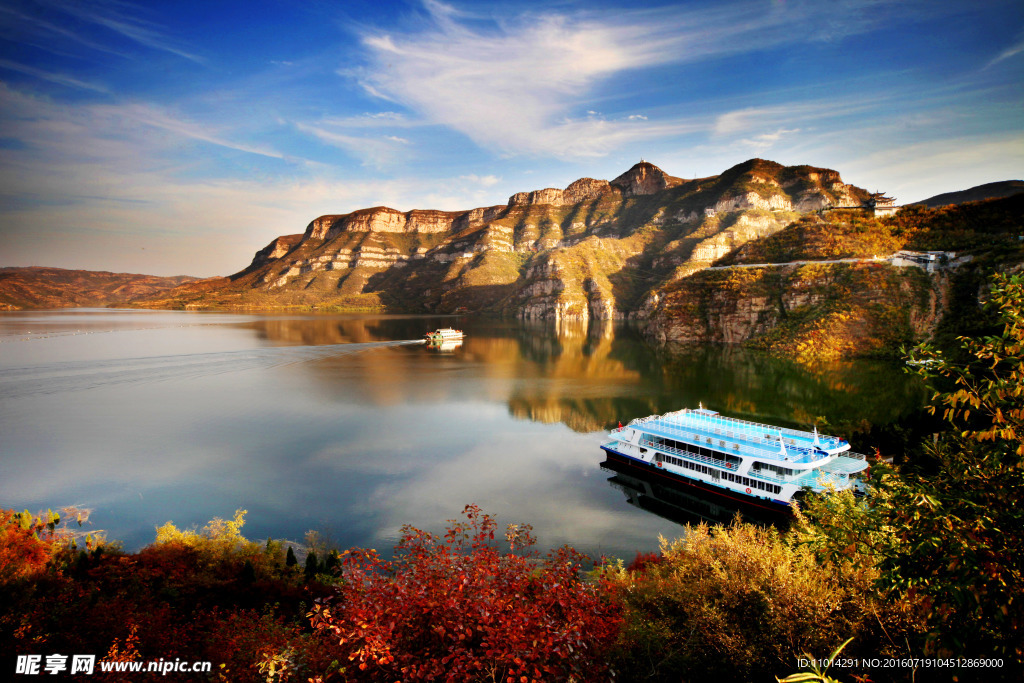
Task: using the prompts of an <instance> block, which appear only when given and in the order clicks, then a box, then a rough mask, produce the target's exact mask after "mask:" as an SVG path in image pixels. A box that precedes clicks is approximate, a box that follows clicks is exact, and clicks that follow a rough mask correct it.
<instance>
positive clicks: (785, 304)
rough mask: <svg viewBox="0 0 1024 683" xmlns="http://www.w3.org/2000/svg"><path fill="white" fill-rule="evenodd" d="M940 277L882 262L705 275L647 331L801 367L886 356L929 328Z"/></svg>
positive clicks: (676, 295) (653, 317) (937, 306)
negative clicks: (760, 352)
mask: <svg viewBox="0 0 1024 683" xmlns="http://www.w3.org/2000/svg"><path fill="white" fill-rule="evenodd" d="M947 292H948V282H947V278H946V276H945V275H944V274H938V275H929V274H927V273H925V272H924V271H923V270H920V269H917V268H897V267H894V266H890V265H888V264H876V263H853V264H848V263H841V264H820V265H819V264H808V265H787V266H779V267H765V268H744V269H732V270H717V271H704V272H703V273H700V274H697V275H695V276H693V277H691V278H687V279H686V280H683V281H680V282H678V283H676V284H674V285H672V286H669V287H667V288H665V290H664V291H662V292H661V293H660V295H659V296H658V297H657V299H656V300H654V301H653V305H652V308H651V310H650V312H649V317H648V323H647V331H648V333H649V334H650V335H651V336H652V337H653V338H655V339H657V340H658V341H659V342H662V343H669V344H673V343H675V344H694V343H707V342H712V343H728V344H741V343H742V344H747V345H754V346H760V347H762V348H765V349H768V350H772V351H776V352H779V353H781V354H783V355H788V356H794V357H796V358H799V359H804V360H815V361H817V360H823V359H825V360H827V359H831V358H840V357H845V356H849V355H853V354H856V355H865V354H868V355H870V354H872V353H887V352H891V351H892V349H894V348H895V347H896V346H898V345H899V344H902V343H911V342H912V341H913V340H915V339H920V338H923V337H926V336H927V335H929V334H930V333H931V332H933V331H934V328H935V325H936V324H937V322H938V320H939V317H940V316H941V313H942V310H943V309H944V299H945V297H946V296H947Z"/></svg>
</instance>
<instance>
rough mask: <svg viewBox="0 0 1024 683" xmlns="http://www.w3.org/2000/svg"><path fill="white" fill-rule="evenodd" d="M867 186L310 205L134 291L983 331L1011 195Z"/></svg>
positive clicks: (836, 353) (762, 337) (817, 174)
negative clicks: (232, 250) (455, 204)
mask: <svg viewBox="0 0 1024 683" xmlns="http://www.w3.org/2000/svg"><path fill="white" fill-rule="evenodd" d="M874 197H875V195H872V194H871V193H869V192H867V191H866V190H864V189H862V188H858V187H854V186H852V185H848V184H846V183H844V182H843V180H842V178H841V177H840V175H839V173H838V172H836V171H834V170H831V169H825V168H816V167H811V166H782V165H780V164H777V163H775V162H772V161H766V160H763V159H751V160H749V161H746V162H744V163H742V164H738V165H736V166H734V167H732V168H730V169H728V170H726V171H725V172H723V173H722V174H721V175H717V176H710V177H707V178H693V179H683V178H679V177H676V176H672V175H669V174H667V173H665V172H664V171H663V170H661V169H660V168H658V167H657V166H655V165H653V164H651V163H648V162H645V161H643V162H641V163H639V164H636V165H635V166H633V167H632V168H630V169H629V170H628V171H626V172H625V173H623V174H622V175H620V176H618V177H617V178H615V179H613V180H611V181H606V180H598V179H594V178H581V179H579V180H576V181H574V182H572V183H570V184H569V185H568V186H566V187H565V188H544V189H540V190H534V191H530V192H519V193H516V194H514V195H512V197H510V198H509V200H508V201H507V202H506V203H505V204H500V205H495V206H488V207H480V208H475V209H469V210H464V211H434V210H413V211H407V212H402V211H397V210H395V209H392V208H388V207H383V206H379V207H373V208H368V209H360V210H358V211H353V212H351V213H346V214H332V215H326V216H320V217H318V218H316V219H315V220H313V221H312V222H310V223H309V225H307V226H306V229H305V231H304V232H302V233H300V234H293V235H286V236H282V237H278V238H277V239H275V240H274V241H272V242H271V243H270V244H268V245H267V246H266V247H264V248H263V249H261V250H260V251H258V252H256V255H255V256H254V258H253V260H252V263H250V264H249V266H248V267H247V268H245V269H244V270H242V271H240V272H238V273H236V274H234V275H231V276H229V277H223V278H211V279H207V280H200V281H195V282H189V283H185V284H183V285H181V286H180V287H177V288H175V289H173V290H170V291H168V292H163V293H161V294H158V295H157V296H155V297H153V298H151V299H149V300H147V301H145V302H143V303H138V304H136V305H145V306H152V307H174V308H197V309H198V308H229V309H230V308H300V307H301V308H310V309H314V310H346V309H347V310H352V309H369V310H385V311H392V312H418V313H445V314H450V313H475V314H486V315H500V316H510V317H518V318H521V319H527V320H548V321H586V322H590V323H594V322H600V323H602V324H604V323H607V322H610V321H612V320H617V319H630V320H633V321H636V322H637V324H639V325H640V326H642V328H643V329H644V331H645V333H646V334H647V336H648V337H649V338H650V339H652V340H654V341H657V342H660V343H665V344H674V343H683V344H691V343H703V342H713V343H720V342H725V343H735V344H743V345H746V346H754V347H758V348H763V349H767V350H769V351H770V352H772V353H775V354H778V355H785V356H791V357H796V358H799V359H802V360H806V361H816V360H821V359H828V358H844V357H850V356H855V355H893V354H894V353H896V350H897V349H898V348H899V347H900V346H901V345H905V344H910V343H914V342H916V341H919V340H921V339H929V338H933V337H935V335H940V336H941V335H942V334H946V335H947V336H949V337H950V338H952V336H951V335H955V334H958V333H964V331H965V330H966V329H967V327H965V325H967V326H969V325H973V324H977V325H978V326H979V327H978V329H982V323H981V322H979V320H980V317H979V315H980V314H979V313H978V311H979V310H980V309H979V307H978V298H979V293H980V292H983V291H984V284H985V273H987V272H990V271H991V270H992V269H993V268H1001V269H1008V268H1013V267H1017V265H1019V264H1020V263H1022V262H1024V242H1022V241H1021V239H1020V237H1021V236H1022V235H1024V221H1022V216H1024V194H1019V195H1016V196H1011V197H1008V198H1005V199H993V200H988V201H983V202H972V203H966V204H963V205H959V206H943V207H940V208H934V209H933V208H928V207H925V206H912V207H905V208H903V209H901V210H900V211H899V212H897V213H896V214H895V215H888V216H884V217H876V216H874V215H873V214H874V211H873V210H872V209H871V205H872V202H871V200H872V199H873V198H874ZM901 250H911V251H918V252H926V251H935V252H937V253H936V254H933V255H928V254H923V253H921V254H918V255H914V254H913V253H911V254H907V253H904V252H903V251H901ZM939 252H941V253H939ZM952 312H955V315H954V314H953V313H952ZM965 321H967V322H965ZM971 321H973V322H971Z"/></svg>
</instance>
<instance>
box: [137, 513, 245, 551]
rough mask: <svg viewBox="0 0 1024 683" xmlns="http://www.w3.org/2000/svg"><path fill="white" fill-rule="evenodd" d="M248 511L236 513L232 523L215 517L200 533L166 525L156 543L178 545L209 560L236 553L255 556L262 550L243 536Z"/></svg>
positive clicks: (160, 531) (158, 529) (168, 523)
mask: <svg viewBox="0 0 1024 683" xmlns="http://www.w3.org/2000/svg"><path fill="white" fill-rule="evenodd" d="M246 512H247V511H246V510H235V516H234V517H233V518H232V519H230V520H224V519H221V518H220V517H214V518H213V519H212V520H210V522H209V523H208V524H207V525H206V526H204V527H203V528H202V530H201V531H198V532H197V531H193V530H184V531H183V530H181V529H178V527H176V526H175V525H174V523H173V522H167V523H166V524H164V525H163V526H161V527H157V530H156V543H155V545H161V544H164V543H178V544H181V545H184V546H186V547H189V548H194V549H195V550H198V551H202V552H203V553H204V554H206V555H208V556H220V557H226V556H228V555H233V554H237V553H247V552H248V553H254V552H256V551H258V550H259V546H258V545H257V544H256V543H253V542H252V541H249V540H248V539H246V538H245V537H244V536H242V533H241V529H242V526H243V525H244V524H245V515H246Z"/></svg>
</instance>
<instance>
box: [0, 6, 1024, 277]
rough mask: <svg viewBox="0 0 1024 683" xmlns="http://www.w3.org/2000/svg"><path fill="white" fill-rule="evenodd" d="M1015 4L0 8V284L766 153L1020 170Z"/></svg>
mask: <svg viewBox="0 0 1024 683" xmlns="http://www.w3.org/2000/svg"><path fill="white" fill-rule="evenodd" d="M1022 77H1024V3H1021V2H1020V1H1019V0H1006V1H986V0H980V1H975V2H969V1H964V2H941V1H927V2H924V1H917V0H897V1H894V2H889V1H887V0H837V1H835V2H830V3H823V2H818V1H817V0H810V1H803V0H711V1H708V2H703V1H694V2H690V1H688V2H681V3H679V2H677V3H647V4H645V5H643V6H642V7H640V8H638V6H637V3H632V2H624V1H622V0H618V1H604V0H585V1H584V0H580V1H576V0H552V1H531V2H515V1H513V2H507V1H502V2H493V3H492V2H465V1H463V2H440V1H438V0H419V1H415V0H409V1H407V2H406V1H395V0H373V1H371V0H346V1H344V2H341V1H333V2H328V1H327V0H303V1H302V2H295V1H294V0H246V1H245V2H235V1H234V0H214V1H212V2H211V1H210V0H203V1H202V2H193V1H192V0H175V1H174V2H161V3H154V2H135V1H132V0H0V267H3V266H32V265H37V266H54V267H61V268H76V269H77V268H81V269H89V270H110V271H117V272H135V273H148V274H154V275H194V276H204V277H205V276H213V275H227V274H230V273H234V272H237V271H239V270H241V269H243V268H244V267H245V266H246V265H248V263H249V262H250V260H251V259H252V256H253V254H254V253H255V252H256V251H257V250H259V249H261V248H262V247H263V246H265V245H266V244H267V243H269V242H270V241H271V240H272V239H274V238H275V237H277V236H279V235H286V234H294V233H299V232H302V231H303V230H304V229H305V227H306V225H307V224H308V223H309V222H310V221H311V220H312V219H314V218H316V217H317V216H319V215H323V214H332V213H333V214H337V213H347V212H349V211H353V210H355V209H359V208H364V207H369V206H380V205H384V206H390V207H392V208H395V209H399V210H401V211H408V210H411V209H443V210H458V209H470V208H474V207H478V206H491V205H495V204H504V203H505V202H506V201H507V200H508V197H509V196H510V195H512V194H513V193H515V192H520V191H528V190H535V189H540V188H544V187H565V186H566V185H568V184H569V183H571V182H572V181H574V180H576V179H577V178H580V177H593V178H604V179H608V180H610V179H612V178H614V177H615V176H617V175H619V174H621V173H623V172H624V171H626V170H627V169H629V168H630V167H631V166H632V165H633V164H634V163H636V162H638V161H639V160H640V159H641V158H644V159H646V160H647V161H650V162H652V163H654V164H656V165H658V166H659V167H661V168H662V169H664V170H665V171H666V172H667V173H669V174H671V175H675V176H679V177H683V178H692V177H705V176H710V175H717V174H719V173H721V172H722V171H724V170H725V169H727V168H729V167H731V166H733V165H735V164H737V163H740V162H742V161H745V160H746V159H750V158H752V157H760V158H764V159H771V160H773V161H777V162H779V163H782V164H786V165H794V164H810V165H814V166H823V167H826V168H833V169H836V170H837V171H839V172H840V173H841V174H842V177H843V179H844V181H846V182H848V183H853V184H854V185H858V186H860V187H864V188H866V189H868V190H871V191H884V192H886V193H887V194H889V195H891V196H895V197H896V199H897V203H910V202H913V201H917V200H920V199H924V198H927V197H930V196H932V195H935V194H939V193H942V192H950V191H955V190H961V189H966V188H968V187H972V186H975V185H979V184H982V183H986V182H993V181H998V180H1009V179H1021V178H1024V87H1022V81H1024V78H1022Z"/></svg>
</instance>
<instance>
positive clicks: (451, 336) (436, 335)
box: [424, 327, 466, 344]
mask: <svg viewBox="0 0 1024 683" xmlns="http://www.w3.org/2000/svg"><path fill="white" fill-rule="evenodd" d="M465 336H466V335H465V334H463V332H462V330H453V329H452V328H450V327H442V328H439V329H436V330H434V331H433V332H427V334H426V335H424V339H425V340H426V342H427V343H428V344H443V343H445V342H453V341H462V339H463V337H465Z"/></svg>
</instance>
